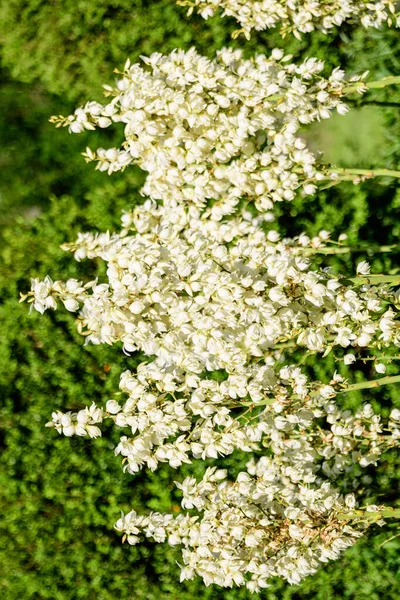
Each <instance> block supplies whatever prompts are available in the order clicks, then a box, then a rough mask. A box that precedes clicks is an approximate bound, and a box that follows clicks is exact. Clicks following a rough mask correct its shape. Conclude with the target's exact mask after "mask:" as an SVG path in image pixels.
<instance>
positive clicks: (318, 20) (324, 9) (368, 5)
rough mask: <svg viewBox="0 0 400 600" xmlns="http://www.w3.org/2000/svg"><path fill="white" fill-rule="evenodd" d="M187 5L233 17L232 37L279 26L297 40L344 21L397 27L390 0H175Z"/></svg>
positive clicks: (399, 18)
mask: <svg viewBox="0 0 400 600" xmlns="http://www.w3.org/2000/svg"><path fill="white" fill-rule="evenodd" d="M178 4H181V5H183V6H189V11H188V14H189V15H190V14H192V12H193V11H194V10H196V11H197V12H198V13H199V14H200V15H201V16H202V17H203V18H204V19H208V18H209V17H212V16H214V14H216V13H217V12H219V11H223V12H222V16H228V17H233V18H235V19H236V21H238V22H239V23H240V25H241V28H242V29H240V30H238V31H236V32H235V33H234V37H236V36H237V35H239V34H240V33H244V35H245V36H246V38H247V39H249V38H250V35H251V32H252V30H256V31H263V30H264V29H270V28H273V27H277V26H279V27H280V32H281V35H282V37H285V36H286V35H287V34H288V33H292V34H293V35H294V36H295V37H297V38H298V39H301V34H302V33H309V32H310V31H314V30H315V29H318V30H320V31H322V32H324V33H327V32H328V31H329V30H330V29H332V28H334V27H340V25H342V24H343V23H344V22H345V21H350V22H351V23H355V22H359V23H361V25H362V26H363V27H375V28H379V27H382V26H383V25H384V24H387V25H389V26H391V25H392V24H394V25H395V26H397V27H399V26H400V14H399V12H398V11H397V12H396V8H397V3H396V2H394V1H393V0H380V1H379V2H370V1H369V0H333V1H329V2H327V1H326V0H293V1H291V2H287V0H259V1H257V2H255V1H251V0H250V1H249V0H178Z"/></svg>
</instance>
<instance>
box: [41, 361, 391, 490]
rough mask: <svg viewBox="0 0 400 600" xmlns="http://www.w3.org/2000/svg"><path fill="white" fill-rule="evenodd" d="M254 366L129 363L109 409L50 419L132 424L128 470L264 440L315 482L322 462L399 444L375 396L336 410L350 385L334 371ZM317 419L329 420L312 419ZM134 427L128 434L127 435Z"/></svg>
mask: <svg viewBox="0 0 400 600" xmlns="http://www.w3.org/2000/svg"><path fill="white" fill-rule="evenodd" d="M269 363H270V365H269V366H266V365H264V366H259V365H253V366H251V367H248V368H247V369H243V370H242V372H239V373H235V374H232V375H229V376H228V377H227V379H226V380H225V381H222V382H218V381H214V380H212V379H206V378H201V377H199V376H197V375H194V374H188V373H186V372H184V371H182V370H179V369H172V368H171V369H169V370H168V371H167V372H165V369H162V368H160V366H159V365H158V364H157V361H155V362H152V363H149V364H146V363H144V364H141V365H139V367H138V369H137V373H136V374H133V373H131V372H130V371H126V372H124V373H123V374H122V376H121V382H120V389H121V391H122V392H123V393H124V394H127V395H128V399H127V400H126V401H125V402H123V403H122V402H121V401H120V402H118V401H117V400H109V401H108V402H107V404H106V409H105V410H103V409H101V408H98V407H97V406H96V405H95V404H94V403H93V404H92V406H91V407H90V408H86V409H83V410H81V411H79V412H78V413H71V412H69V413H66V414H63V413H61V412H60V411H57V412H55V413H53V419H52V421H50V422H49V423H48V426H54V427H55V428H56V430H57V431H58V432H59V433H63V434H64V435H67V436H71V435H74V434H75V435H81V436H85V435H87V436H89V437H98V436H99V435H101V434H100V430H99V429H98V427H97V426H96V425H98V424H100V423H101V422H102V421H103V420H104V419H105V418H109V419H112V420H113V421H114V423H115V425H116V427H119V428H122V429H128V430H129V431H130V434H131V436H130V437H128V436H127V435H124V436H122V437H121V439H120V443H119V444H118V446H117V448H116V451H115V452H116V454H121V455H122V456H123V457H124V462H125V467H124V469H125V470H127V471H128V472H129V473H135V472H137V471H139V470H140V469H141V468H142V467H144V466H146V467H148V468H150V469H151V470H153V471H154V470H156V469H157V467H158V463H160V462H168V463H169V465H170V466H171V467H173V468H177V467H179V466H181V465H182V464H183V463H190V462H191V457H194V458H201V459H203V460H205V459H207V458H217V457H218V456H226V455H228V454H231V453H232V452H233V451H234V450H235V449H241V450H242V451H247V452H253V451H256V450H261V449H262V448H268V449H269V450H270V451H272V452H273V453H274V454H275V455H277V456H279V460H280V463H281V464H282V465H284V469H285V474H286V475H287V476H288V477H291V479H292V480H294V481H297V480H300V479H301V480H304V481H307V482H313V481H314V480H315V472H316V471H317V470H318V469H320V468H322V470H323V472H324V474H325V475H327V476H328V477H329V478H330V479H336V478H337V477H338V476H339V475H340V474H342V473H343V472H344V471H346V470H349V469H351V467H352V466H354V465H355V464H359V465H360V466H361V467H366V466H368V465H370V464H376V462H377V460H378V459H379V457H380V455H381V454H382V453H383V452H385V451H386V450H387V449H389V448H390V447H392V446H396V445H400V430H399V427H400V423H398V420H399V419H398V412H399V411H396V410H394V411H393V412H392V414H391V418H390V420H389V424H388V425H386V427H383V425H382V423H381V419H380V417H379V416H378V415H376V414H375V413H374V411H373V410H372V407H371V405H369V404H368V405H365V406H364V407H363V408H362V409H361V410H360V411H358V412H357V413H356V414H352V413H351V412H350V411H342V410H341V409H340V408H339V406H338V404H337V403H336V401H335V400H334V398H335V396H336V395H337V394H338V393H340V392H342V391H345V390H346V389H347V386H346V383H345V382H344V381H343V378H342V377H340V376H339V375H338V374H335V375H334V377H333V379H332V380H331V382H330V384H329V385H326V384H323V383H322V382H319V381H315V382H312V381H308V380H307V377H306V376H305V375H304V373H302V372H301V370H300V369H299V368H298V367H294V366H285V367H279V365H277V364H276V363H274V361H273V360H272V359H271V360H270V361H269ZM321 419H323V420H324V421H325V423H326V428H325V429H323V428H322V426H321V425H320V426H319V427H320V428H319V435H318V436H315V432H316V431H317V428H316V426H317V421H318V423H320V422H321ZM132 436H133V437H132Z"/></svg>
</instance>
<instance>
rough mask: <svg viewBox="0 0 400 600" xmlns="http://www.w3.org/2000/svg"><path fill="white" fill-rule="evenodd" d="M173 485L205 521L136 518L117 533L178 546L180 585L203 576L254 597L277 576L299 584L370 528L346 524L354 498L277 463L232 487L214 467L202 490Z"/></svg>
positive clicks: (127, 518) (193, 484) (252, 468)
mask: <svg viewBox="0 0 400 600" xmlns="http://www.w3.org/2000/svg"><path fill="white" fill-rule="evenodd" d="M176 485H177V487H178V488H179V489H180V490H181V491H182V493H183V499H182V508H183V509H184V510H186V509H193V508H194V509H195V510H196V511H197V512H198V513H200V516H191V515H190V513H186V512H185V513H181V514H179V515H178V516H175V517H174V516H172V515H170V514H162V513H151V514H150V515H148V516H140V515H137V514H136V512H135V511H131V512H129V513H128V514H126V515H124V514H122V516H121V518H120V519H119V520H118V522H117V523H116V529H117V530H118V531H120V532H122V533H123V534H124V540H125V539H127V541H128V543H130V544H132V545H134V544H136V543H138V542H139V541H140V539H142V538H143V537H144V536H145V537H147V538H150V539H151V540H153V541H155V542H164V541H168V542H169V544H170V545H181V546H182V548H183V549H182V558H183V563H184V565H183V566H182V567H181V581H183V580H185V579H192V578H193V577H194V576H195V575H200V576H201V577H202V578H203V580H204V583H205V584H206V585H210V584H217V585H220V586H223V587H233V586H242V585H245V586H246V587H247V588H248V589H249V590H250V591H252V592H259V591H260V590H261V589H263V588H266V587H268V585H269V583H268V581H269V579H270V578H271V577H274V576H278V577H281V578H283V579H285V580H286V581H288V582H289V583H299V582H300V581H301V580H302V579H303V578H304V577H306V576H307V575H311V574H312V573H315V571H316V570H317V569H318V568H319V567H320V566H321V565H323V564H325V563H327V562H328V561H330V560H336V559H337V558H339V556H340V555H341V554H342V552H343V551H344V550H345V549H346V548H348V547H349V546H352V545H353V544H354V543H355V541H356V540H357V539H358V538H359V537H360V536H361V535H362V534H363V533H364V531H365V529H366V528H367V524H365V523H362V522H357V521H356V522H354V520H353V522H350V521H351V518H350V516H347V515H349V513H351V510H352V509H353V508H354V506H355V504H356V500H355V497H354V495H353V494H348V495H347V496H345V497H343V496H342V495H341V494H340V492H339V490H338V489H336V488H334V487H332V485H331V484H330V483H329V482H327V481H323V480H320V479H317V480H316V481H315V482H314V483H312V484H310V483H308V482H307V481H302V480H297V481H293V480H291V479H290V477H288V476H287V475H286V473H285V468H282V466H281V465H280V462H279V460H276V458H275V457H274V458H273V459H272V458H267V457H265V456H264V457H262V458H261V459H260V460H259V461H258V462H255V461H252V462H251V463H249V465H248V470H247V472H241V473H239V475H238V477H237V479H236V481H234V482H229V481H228V480H227V472H226V471H225V470H221V469H218V470H217V469H216V468H215V467H214V468H209V469H207V471H206V473H205V475H204V477H203V479H202V481H201V482H200V483H198V482H197V481H196V480H195V479H194V478H193V477H188V478H187V479H185V480H184V481H183V482H182V484H176ZM373 508H378V507H373Z"/></svg>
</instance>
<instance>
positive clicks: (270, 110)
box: [51, 48, 366, 219]
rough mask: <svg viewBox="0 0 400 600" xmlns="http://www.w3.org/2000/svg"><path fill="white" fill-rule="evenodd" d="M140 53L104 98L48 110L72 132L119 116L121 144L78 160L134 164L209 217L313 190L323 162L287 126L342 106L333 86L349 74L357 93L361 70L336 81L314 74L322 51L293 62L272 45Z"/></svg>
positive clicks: (172, 197) (147, 188) (155, 194)
mask: <svg viewBox="0 0 400 600" xmlns="http://www.w3.org/2000/svg"><path fill="white" fill-rule="evenodd" d="M142 60H143V62H144V63H145V68H143V67H142V66H140V65H138V64H134V65H131V64H130V62H129V61H127V63H126V65H125V70H124V72H123V73H121V75H122V78H121V79H120V80H119V81H117V84H116V86H115V87H114V88H113V87H110V86H105V87H106V94H107V95H109V96H111V98H112V99H111V101H110V102H109V103H108V104H105V105H101V104H99V103H97V102H88V103H87V104H86V105H85V106H83V107H81V108H79V109H77V110H76V111H75V113H74V114H73V115H71V116H69V117H66V118H65V117H62V116H59V117H53V118H52V119H51V120H52V122H54V123H56V125H57V126H58V127H60V126H63V127H68V128H69V131H70V132H72V133H81V132H83V131H85V130H92V129H95V128H97V127H99V128H106V127H110V126H111V125H112V123H116V122H117V123H119V122H122V123H124V124H125V141H124V142H123V144H122V146H121V148H110V149H108V150H105V149H103V148H99V149H98V150H97V151H93V150H91V149H90V148H88V149H87V151H86V153H85V154H84V156H85V158H86V160H87V161H96V163H97V167H96V168H98V169H100V170H101V171H107V172H108V173H109V174H111V173H113V172H115V171H118V170H123V169H125V168H126V167H127V166H129V165H130V164H137V165H139V166H140V167H141V168H142V169H144V170H145V171H147V173H148V175H147V178H146V182H145V185H144V188H143V190H142V193H143V194H144V195H146V196H149V197H151V198H154V199H160V200H162V201H163V202H164V204H166V203H174V202H179V203H184V204H195V205H196V206H199V207H204V206H208V210H209V213H210V216H211V217H212V218H213V219H221V218H223V216H224V215H227V214H232V213H233V212H235V210H236V209H237V206H238V204H239V202H240V200H241V199H243V198H245V199H246V201H247V202H252V203H254V204H255V206H256V207H257V209H258V210H259V211H262V212H265V211H268V210H270V209H271V208H272V207H273V204H274V202H280V201H290V200H292V199H293V198H294V197H295V195H296V193H297V191H299V192H300V193H303V194H313V193H314V192H315V191H316V189H317V188H316V184H317V183H318V181H320V180H323V179H325V176H326V168H325V167H324V166H322V165H319V164H318V161H317V159H316V156H315V155H314V154H313V153H311V152H310V151H309V150H308V149H307V148H306V145H305V143H304V141H303V140H302V139H300V138H299V137H296V133H297V131H298V129H299V128H300V127H301V126H303V125H304V124H309V123H311V122H313V121H315V120H320V119H327V118H329V117H330V116H331V113H332V111H333V110H337V111H338V112H339V113H340V114H344V113H345V112H347V107H346V106H345V104H344V103H343V100H342V99H343V96H344V94H343V92H342V90H343V89H345V90H347V89H348V86H349V85H350V86H351V85H352V84H355V83H356V82H359V83H360V89H359V91H360V92H361V93H362V91H363V90H364V88H363V87H362V85H361V83H362V79H363V77H364V76H366V74H364V75H363V76H362V77H353V78H351V79H350V80H349V81H348V82H346V81H345V76H344V73H343V71H341V70H340V69H335V70H334V71H333V72H332V73H331V75H330V76H329V77H328V78H324V77H322V75H321V72H322V70H323V67H324V65H323V63H322V61H319V60H317V59H314V58H312V59H307V60H306V61H304V62H303V63H302V64H300V65H295V64H292V63H291V62H289V60H290V57H286V56H285V55H284V53H283V51H282V50H279V49H275V50H273V51H272V53H271V56H270V57H269V58H266V57H264V56H257V57H255V58H254V59H252V60H245V59H244V58H243V57H242V54H241V52H240V51H233V50H229V49H224V50H222V51H220V52H218V53H217V55H216V57H215V58H214V59H213V60H209V59H207V58H205V57H203V56H200V55H199V54H198V53H197V52H196V51H195V50H194V49H193V48H192V49H191V50H189V51H188V52H183V51H175V52H173V53H172V54H170V55H168V56H163V55H161V54H153V55H151V56H150V57H148V58H147V57H142ZM146 67H147V68H146ZM365 89H366V88H365ZM329 176H330V175H329ZM211 200H212V206H209V203H210V201H211Z"/></svg>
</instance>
